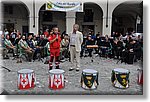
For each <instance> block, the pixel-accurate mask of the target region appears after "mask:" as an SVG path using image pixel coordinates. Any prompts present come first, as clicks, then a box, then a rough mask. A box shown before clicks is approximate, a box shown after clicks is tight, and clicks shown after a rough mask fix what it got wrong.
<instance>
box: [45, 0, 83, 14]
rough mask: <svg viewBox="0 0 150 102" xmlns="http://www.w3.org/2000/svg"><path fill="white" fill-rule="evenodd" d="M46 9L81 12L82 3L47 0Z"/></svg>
mask: <svg viewBox="0 0 150 102" xmlns="http://www.w3.org/2000/svg"><path fill="white" fill-rule="evenodd" d="M46 10H51V11H64V12H68V11H74V12H83V3H81V2H67V1H65V2H63V1H54V2H51V1H48V2H47V3H46Z"/></svg>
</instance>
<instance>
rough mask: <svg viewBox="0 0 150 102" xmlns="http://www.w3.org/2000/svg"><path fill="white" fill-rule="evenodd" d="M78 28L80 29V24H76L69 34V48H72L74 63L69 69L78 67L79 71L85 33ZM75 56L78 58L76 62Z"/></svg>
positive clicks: (72, 61)
mask: <svg viewBox="0 0 150 102" xmlns="http://www.w3.org/2000/svg"><path fill="white" fill-rule="evenodd" d="M78 30H79V25H78V24H74V25H73V32H71V33H70V34H69V38H70V44H69V50H70V58H71V64H72V66H71V68H70V69H69V71H72V70H74V67H76V71H79V69H80V52H81V45H82V42H83V34H82V33H81V32H79V31H78ZM75 58H76V63H75ZM74 64H75V65H74Z"/></svg>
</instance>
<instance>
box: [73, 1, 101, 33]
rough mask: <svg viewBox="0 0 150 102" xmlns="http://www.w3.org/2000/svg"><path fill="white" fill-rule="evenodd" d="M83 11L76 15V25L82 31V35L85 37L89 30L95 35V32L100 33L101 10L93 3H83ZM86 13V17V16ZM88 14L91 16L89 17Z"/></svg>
mask: <svg viewBox="0 0 150 102" xmlns="http://www.w3.org/2000/svg"><path fill="white" fill-rule="evenodd" d="M83 11H84V12H77V13H76V23H78V24H79V25H80V28H81V29H80V30H82V31H83V34H84V35H85V36H86V35H87V34H88V33H89V32H90V30H93V31H94V32H95V34H96V33H97V32H102V29H103V27H102V24H103V20H102V19H103V10H102V8H101V7H100V6H99V5H98V3H95V2H91V1H90V2H88V1H87V2H83ZM86 12H87V15H86ZM88 12H89V13H90V14H91V17H90V15H89V17H88Z"/></svg>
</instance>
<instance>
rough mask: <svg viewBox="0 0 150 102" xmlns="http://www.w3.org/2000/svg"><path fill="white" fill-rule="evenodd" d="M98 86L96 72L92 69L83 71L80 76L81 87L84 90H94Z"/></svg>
mask: <svg viewBox="0 0 150 102" xmlns="http://www.w3.org/2000/svg"><path fill="white" fill-rule="evenodd" d="M97 86H98V72H97V71H96V70H93V69H84V70H83V71H82V76H81V87H82V88H84V89H96V88H97Z"/></svg>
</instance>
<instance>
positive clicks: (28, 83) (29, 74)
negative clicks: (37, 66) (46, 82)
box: [18, 69, 35, 89]
mask: <svg viewBox="0 0 150 102" xmlns="http://www.w3.org/2000/svg"><path fill="white" fill-rule="evenodd" d="M34 86H35V74H34V71H33V70H31V69H22V70H19V71H18V88H19V89H30V88H33V87H34Z"/></svg>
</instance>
